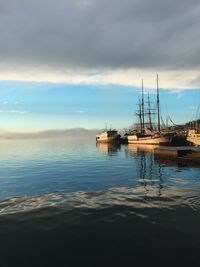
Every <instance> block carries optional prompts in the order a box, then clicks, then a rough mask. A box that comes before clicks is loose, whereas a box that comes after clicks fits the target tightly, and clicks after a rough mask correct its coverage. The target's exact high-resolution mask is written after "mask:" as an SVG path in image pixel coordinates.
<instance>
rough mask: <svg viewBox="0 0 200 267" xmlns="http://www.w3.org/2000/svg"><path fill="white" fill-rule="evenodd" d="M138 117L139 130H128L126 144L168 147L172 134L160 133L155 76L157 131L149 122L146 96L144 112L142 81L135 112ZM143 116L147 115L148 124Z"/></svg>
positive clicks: (158, 100)
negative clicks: (137, 106) (139, 97)
mask: <svg viewBox="0 0 200 267" xmlns="http://www.w3.org/2000/svg"><path fill="white" fill-rule="evenodd" d="M136 115H137V116H138V117H139V120H140V123H139V129H136V130H130V131H129V133H128V134H127V137H128V144H143V145H170V143H171V141H172V138H173V136H174V134H173V133H170V132H165V131H161V124H160V99H159V86H158V75H157V129H153V125H152V120H151V115H152V112H151V108H150V101H149V96H148V111H147V112H145V111H144V89H143V80H142V97H141V101H140V99H139V111H138V112H136ZM145 115H148V123H145Z"/></svg>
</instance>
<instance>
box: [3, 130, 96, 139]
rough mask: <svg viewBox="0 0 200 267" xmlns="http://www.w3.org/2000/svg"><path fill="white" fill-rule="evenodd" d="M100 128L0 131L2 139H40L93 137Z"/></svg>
mask: <svg viewBox="0 0 200 267" xmlns="http://www.w3.org/2000/svg"><path fill="white" fill-rule="evenodd" d="M99 131H100V130H97V129H94V130H88V129H84V128H72V129H63V130H54V129H52V130H46V131H39V132H5V131H2V132H0V139H39V138H87V137H93V138H94V136H95V135H96V134H97V133H98V132H99Z"/></svg>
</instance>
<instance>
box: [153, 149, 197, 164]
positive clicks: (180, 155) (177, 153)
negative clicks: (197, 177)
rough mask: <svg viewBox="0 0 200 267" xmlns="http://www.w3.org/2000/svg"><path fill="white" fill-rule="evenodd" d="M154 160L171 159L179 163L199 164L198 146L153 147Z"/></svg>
mask: <svg viewBox="0 0 200 267" xmlns="http://www.w3.org/2000/svg"><path fill="white" fill-rule="evenodd" d="M154 157H155V159H156V160H159V159H161V160H171V161H177V162H179V163H186V164H198V165H200V148H198V147H191V146H186V147H158V148H155V149H154Z"/></svg>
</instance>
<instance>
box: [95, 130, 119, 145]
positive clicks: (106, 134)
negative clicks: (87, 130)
mask: <svg viewBox="0 0 200 267" xmlns="http://www.w3.org/2000/svg"><path fill="white" fill-rule="evenodd" d="M120 138H121V136H120V134H118V132H117V131H116V130H111V129H110V130H104V131H103V132H101V133H100V134H97V135H96V143H119V142H120Z"/></svg>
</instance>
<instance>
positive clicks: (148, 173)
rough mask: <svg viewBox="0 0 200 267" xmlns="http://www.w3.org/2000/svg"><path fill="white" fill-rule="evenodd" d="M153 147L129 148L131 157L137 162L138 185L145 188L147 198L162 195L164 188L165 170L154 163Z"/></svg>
mask: <svg viewBox="0 0 200 267" xmlns="http://www.w3.org/2000/svg"><path fill="white" fill-rule="evenodd" d="M155 147H156V146H153V145H146V146H145V145H134V144H129V145H128V146H127V153H128V155H129V156H131V157H134V158H135V159H136V160H137V164H136V171H137V173H138V177H139V180H138V184H139V186H141V187H143V188H144V193H145V195H146V196H150V197H152V196H157V197H160V196H161V195H162V188H163V178H162V177H163V168H162V165H161V164H159V163H158V164H155V162H154V154H153V151H154V148H155Z"/></svg>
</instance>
